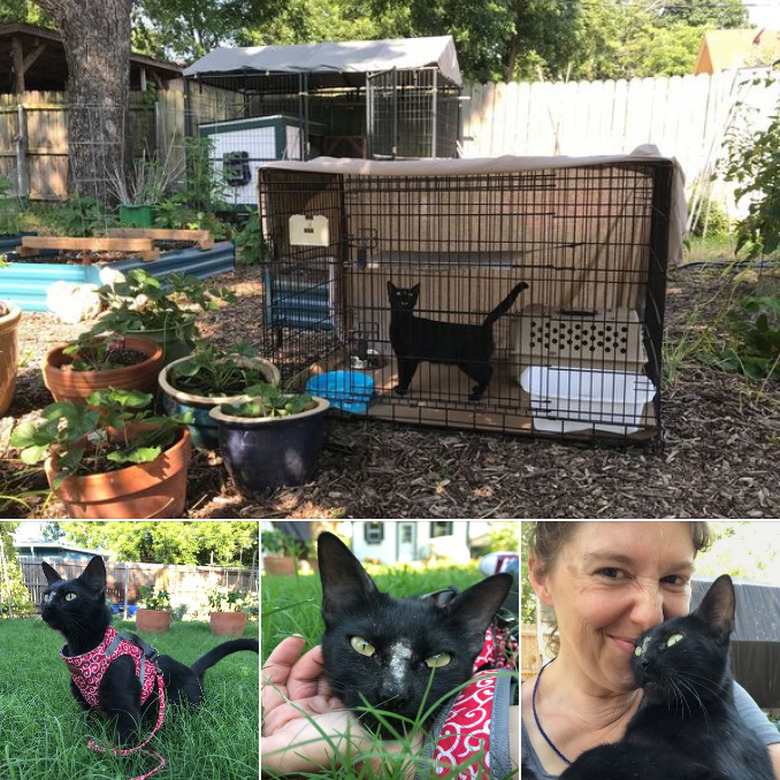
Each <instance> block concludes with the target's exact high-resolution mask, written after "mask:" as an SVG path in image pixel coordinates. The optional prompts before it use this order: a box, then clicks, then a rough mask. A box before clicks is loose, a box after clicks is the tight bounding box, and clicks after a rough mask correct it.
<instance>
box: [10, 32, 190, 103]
mask: <svg viewBox="0 0 780 780" xmlns="http://www.w3.org/2000/svg"><path fill="white" fill-rule="evenodd" d="M15 45H16V46H20V47H21V51H22V54H23V55H24V58H25V60H28V59H29V63H28V67H27V70H26V72H25V77H24V78H25V88H26V89H27V90H53V91H59V90H64V89H65V85H66V82H67V79H68V63H67V61H66V59H65V48H64V46H63V43H62V36H61V35H60V33H59V32H57V30H48V29H46V28H45V27H36V26H35V25H32V24H19V23H13V24H0V92H2V91H8V89H9V88H10V87H12V86H13V83H12V81H11V80H10V74H11V71H12V68H13V49H14V46H15ZM141 69H143V70H146V71H147V72H148V73H150V74H151V76H152V77H153V78H154V79H155V80H157V81H158V82H159V83H160V84H161V85H162V86H165V84H166V82H168V81H169V80H171V79H177V78H180V77H181V68H180V67H179V66H178V65H174V64H172V63H170V62H162V61H160V60H155V59H152V58H151V57H145V56H143V55H142V54H134V53H131V54H130V77H131V85H135V86H137V82H138V78H139V77H138V73H139V71H140V70H141ZM4 77H5V78H4Z"/></svg>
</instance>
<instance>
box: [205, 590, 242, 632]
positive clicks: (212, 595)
mask: <svg viewBox="0 0 780 780" xmlns="http://www.w3.org/2000/svg"><path fill="white" fill-rule="evenodd" d="M206 600H207V601H208V605H209V607H210V608H211V613H210V614H209V623H210V625H211V633H212V634H213V635H214V636H242V635H243V633H244V631H245V630H246V621H247V617H248V616H247V613H246V612H245V611H244V606H245V603H246V594H244V593H242V592H240V591H235V590H228V589H227V588H211V589H209V590H207V591H206Z"/></svg>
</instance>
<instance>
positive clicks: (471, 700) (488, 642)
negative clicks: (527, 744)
mask: <svg viewBox="0 0 780 780" xmlns="http://www.w3.org/2000/svg"><path fill="white" fill-rule="evenodd" d="M507 650H508V651H509V652H508V653H507ZM517 650H518V646H517V642H515V641H513V640H511V639H510V638H509V635H508V634H507V632H506V631H505V630H504V629H502V628H498V627H496V626H495V625H491V626H490V627H489V628H488V630H487V632H486V633H485V643H484V644H483V646H482V650H481V651H480V653H479V655H478V656H477V657H476V659H475V660H474V666H473V667H472V669H473V672H472V673H473V674H474V676H473V677H472V679H471V682H469V684H468V685H467V686H466V687H465V688H464V689H463V690H462V691H461V692H460V693H459V694H458V696H457V698H456V699H455V703H454V704H453V705H452V708H451V709H450V712H449V714H448V715H447V719H446V720H445V721H444V725H443V726H442V729H441V732H440V733H439V739H438V741H437V743H436V749H435V750H434V754H433V758H434V760H435V762H436V763H435V769H434V771H435V772H436V775H437V777H441V778H448V780H456V779H457V780H483V778H489V777H490V725H491V721H492V715H493V700H494V694H495V689H496V678H495V675H494V672H495V670H497V669H515V668H516V662H515V663H513V662H512V661H511V660H508V659H509V658H510V657H511V658H517ZM486 669H488V670H489V671H486ZM475 754H479V756H478V758H477V759H476V760H472V761H471V762H470V761H469V759H470V758H471V759H474V756H475Z"/></svg>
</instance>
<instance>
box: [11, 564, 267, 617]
mask: <svg viewBox="0 0 780 780" xmlns="http://www.w3.org/2000/svg"><path fill="white" fill-rule="evenodd" d="M17 560H18V561H19V565H20V566H21V568H22V573H23V575H24V584H25V586H26V587H27V589H28V590H29V591H30V597H31V598H32V601H33V604H35V605H36V609H37V610H38V611H40V604H41V599H42V597H43V591H44V590H45V589H46V577H44V575H43V569H42V567H41V562H42V561H43V560H44V559H43V558H33V557H30V556H23V555H20V556H18V557H17ZM46 562H47V563H48V564H50V565H51V566H53V567H54V568H55V569H56V570H57V571H58V572H59V574H60V576H61V577H63V578H64V579H73V578H75V577H78V576H79V574H81V572H82V571H84V567H85V565H86V562H85V561H70V560H64V559H62V558H47V559H46ZM106 580H107V585H108V594H107V595H108V597H109V598H110V599H111V601H112V602H114V603H116V602H118V601H122V602H124V603H126V604H135V603H136V602H137V601H139V600H140V598H141V595H140V592H139V589H140V588H141V587H143V586H146V585H153V586H154V587H155V588H156V589H158V590H167V591H168V593H170V595H171V604H172V606H173V607H174V608H175V607H177V606H180V605H182V604H184V605H186V606H187V613H186V614H187V615H189V616H193V615H195V616H197V615H198V614H199V613H203V612H204V611H205V610H206V609H207V600H206V591H207V590H210V589H212V588H217V587H224V588H228V589H229V590H231V591H247V592H248V591H255V590H256V589H257V586H258V570H257V569H255V568H248V569H239V568H226V567H223V566H174V565H168V564H157V563H121V562H113V561H108V562H106Z"/></svg>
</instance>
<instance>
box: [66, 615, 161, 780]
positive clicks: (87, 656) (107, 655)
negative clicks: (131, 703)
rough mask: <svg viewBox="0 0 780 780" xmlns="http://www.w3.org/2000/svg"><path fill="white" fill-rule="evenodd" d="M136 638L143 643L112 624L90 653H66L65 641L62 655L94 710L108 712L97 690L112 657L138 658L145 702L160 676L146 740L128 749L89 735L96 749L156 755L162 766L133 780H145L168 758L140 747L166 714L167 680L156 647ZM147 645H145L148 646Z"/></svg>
mask: <svg viewBox="0 0 780 780" xmlns="http://www.w3.org/2000/svg"><path fill="white" fill-rule="evenodd" d="M131 636H132V635H131ZM133 639H134V640H136V641H138V642H139V643H140V645H143V647H142V646H140V645H138V644H135V643H134V642H133V641H131V639H130V638H128V637H127V636H125V635H123V634H120V633H119V632H118V631H117V630H116V629H115V628H113V627H112V626H109V627H108V628H107V629H106V633H105V635H104V637H103V641H102V642H101V643H100V644H99V645H98V646H97V647H95V648H93V649H92V650H90V651H89V652H88V653H83V654H82V655H74V656H69V655H65V653H64V652H63V651H64V650H65V648H66V647H67V645H63V647H62V648H61V649H60V657H61V658H62V659H63V660H64V661H65V663H66V665H67V667H68V671H69V672H70V675H71V678H72V679H73V682H74V683H75V684H76V687H77V688H78V689H79V691H80V692H81V695H82V696H83V697H84V700H85V701H86V702H87V704H89V706H90V707H91V708H92V709H93V710H96V711H97V712H100V713H101V714H103V715H105V714H106V713H104V712H103V710H102V709H101V708H100V700H99V696H98V691H99V688H100V682H101V680H102V679H103V675H104V674H105V673H106V669H108V666H109V664H110V663H111V662H112V661H114V660H116V659H117V658H119V657H120V656H123V655H129V656H130V657H131V658H132V659H133V661H134V662H135V674H136V677H138V679H139V681H140V682H141V704H144V703H145V702H146V700H147V699H148V698H149V697H150V696H151V695H152V692H153V691H154V683H155V680H157V690H158V695H159V702H158V704H159V712H158V715H157V724H156V725H155V727H154V728H153V729H152V733H151V734H150V735H149V736H148V737H147V738H146V740H144V742H142V743H141V744H140V745H138V746H137V747H134V748H129V749H127V750H120V749H119V748H107V747H105V746H104V745H101V744H99V743H97V742H96V741H95V740H94V739H90V740H89V742H88V743H87V747H89V748H90V749H91V750H94V751H95V752H96V753H105V752H107V751H108V750H111V752H112V753H113V754H114V755H117V756H129V755H132V754H133V753H140V754H141V755H143V756H154V757H155V758H157V759H158V760H159V761H160V764H159V766H157V767H155V768H154V769H153V770H152V771H151V772H147V773H146V774H145V775H140V776H139V777H136V778H133V780H146V778H147V777H151V776H152V775H153V774H155V773H157V772H159V771H160V770H161V769H163V768H164V767H165V759H164V758H163V757H162V756H161V755H160V754H159V753H156V752H155V751H153V750H152V751H144V752H142V751H141V748H143V747H145V746H146V745H147V743H148V742H149V740H151V738H152V737H153V736H154V735H155V734H156V733H157V730H158V729H159V728H160V726H161V725H162V722H163V717H164V716H165V684H164V682H163V677H162V673H161V672H160V671H159V669H158V668H157V664H155V662H154V659H155V658H156V656H157V651H156V650H155V649H154V648H153V647H151V646H149V645H146V644H145V643H143V642H142V640H140V639H138V637H135V636H133ZM144 648H146V650H145V649H144Z"/></svg>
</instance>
